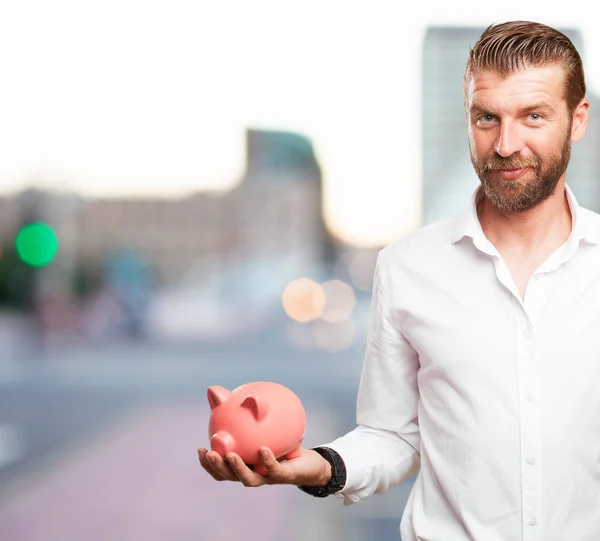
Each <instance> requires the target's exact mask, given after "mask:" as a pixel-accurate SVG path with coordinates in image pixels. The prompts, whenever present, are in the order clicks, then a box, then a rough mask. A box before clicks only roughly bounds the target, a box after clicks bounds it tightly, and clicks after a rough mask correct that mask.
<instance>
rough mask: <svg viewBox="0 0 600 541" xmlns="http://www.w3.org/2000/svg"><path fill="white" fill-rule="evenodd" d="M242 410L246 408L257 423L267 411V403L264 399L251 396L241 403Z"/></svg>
mask: <svg viewBox="0 0 600 541" xmlns="http://www.w3.org/2000/svg"><path fill="white" fill-rule="evenodd" d="M242 408H248V409H249V410H250V411H251V412H252V413H253V414H254V417H255V418H256V420H257V421H262V420H263V419H264V418H265V417H266V416H267V412H268V411H269V403H268V402H267V401H266V400H265V399H264V398H261V397H260V396H254V395H252V394H251V395H248V396H247V397H246V398H245V399H244V401H243V402H242Z"/></svg>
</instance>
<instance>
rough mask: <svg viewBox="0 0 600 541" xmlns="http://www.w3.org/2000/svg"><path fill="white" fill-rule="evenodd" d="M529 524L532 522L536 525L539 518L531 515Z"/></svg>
mask: <svg viewBox="0 0 600 541" xmlns="http://www.w3.org/2000/svg"><path fill="white" fill-rule="evenodd" d="M529 524H531V525H532V526H535V525H536V524H537V520H536V519H535V517H531V518H530V519H529Z"/></svg>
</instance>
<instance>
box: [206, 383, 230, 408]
mask: <svg viewBox="0 0 600 541" xmlns="http://www.w3.org/2000/svg"><path fill="white" fill-rule="evenodd" d="M206 394H207V396H208V403H209V404H210V409H211V410H214V409H215V408H216V407H217V406H218V405H220V404H222V403H223V402H226V401H227V400H228V399H229V397H230V396H231V391H228V390H227V389H225V387H221V386H220V385H213V386H212V387H209V388H208V391H207V393H206Z"/></svg>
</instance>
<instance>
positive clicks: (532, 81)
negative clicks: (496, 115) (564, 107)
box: [466, 65, 565, 109]
mask: <svg viewBox="0 0 600 541" xmlns="http://www.w3.org/2000/svg"><path fill="white" fill-rule="evenodd" d="M564 81H565V72H564V69H563V67H562V66H560V65H554V66H545V67H527V68H525V69H521V70H518V71H515V72H514V73H512V74H511V75H509V76H508V77H506V78H504V77H502V76H501V75H500V74H498V73H497V72H495V71H483V72H480V73H478V74H476V75H474V76H473V77H471V80H470V81H469V84H468V86H467V96H466V97H467V104H468V106H469V108H470V107H471V105H472V104H473V103H474V102H475V103H477V104H479V105H483V106H489V107H495V108H509V109H510V108H513V107H521V106H527V105H529V104H531V103H535V102H540V101H544V102H549V103H550V104H551V105H554V106H558V105H559V103H560V102H561V101H564V96H565V91H564Z"/></svg>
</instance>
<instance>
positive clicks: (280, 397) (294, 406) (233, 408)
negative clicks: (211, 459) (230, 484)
mask: <svg viewBox="0 0 600 541" xmlns="http://www.w3.org/2000/svg"><path fill="white" fill-rule="evenodd" d="M207 395H208V403H209V404H210V409H211V415H210V420H209V423H208V437H209V438H210V447H211V449H212V450H213V451H215V452H217V453H219V454H220V455H221V456H223V457H224V456H225V455H226V454H227V453H230V452H234V453H237V454H238V455H239V456H240V457H241V459H242V460H243V461H244V462H245V463H246V464H248V465H252V466H254V471H256V472H258V473H260V474H261V475H265V474H266V469H265V467H264V466H263V465H262V462H261V460H260V458H259V456H258V450H259V449H260V448H261V447H263V446H266V447H268V448H269V449H271V451H273V454H274V455H275V457H276V458H277V459H280V458H282V457H285V458H288V459H289V458H295V457H297V456H298V455H299V454H300V453H299V451H300V443H301V442H302V440H303V438H304V434H305V430H306V414H305V412H304V407H303V406H302V402H301V401H300V399H299V398H298V397H297V396H296V395H295V394H294V393H293V392H292V391H291V390H290V389H288V388H287V387H285V386H283V385H280V384H279V383H272V382H268V381H256V382H252V383H246V384H244V385H240V386H239V387H237V388H236V389H234V390H233V391H229V390H227V389H225V388H224V387H220V386H218V385H214V386H212V387H209V389H208V392H207Z"/></svg>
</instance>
